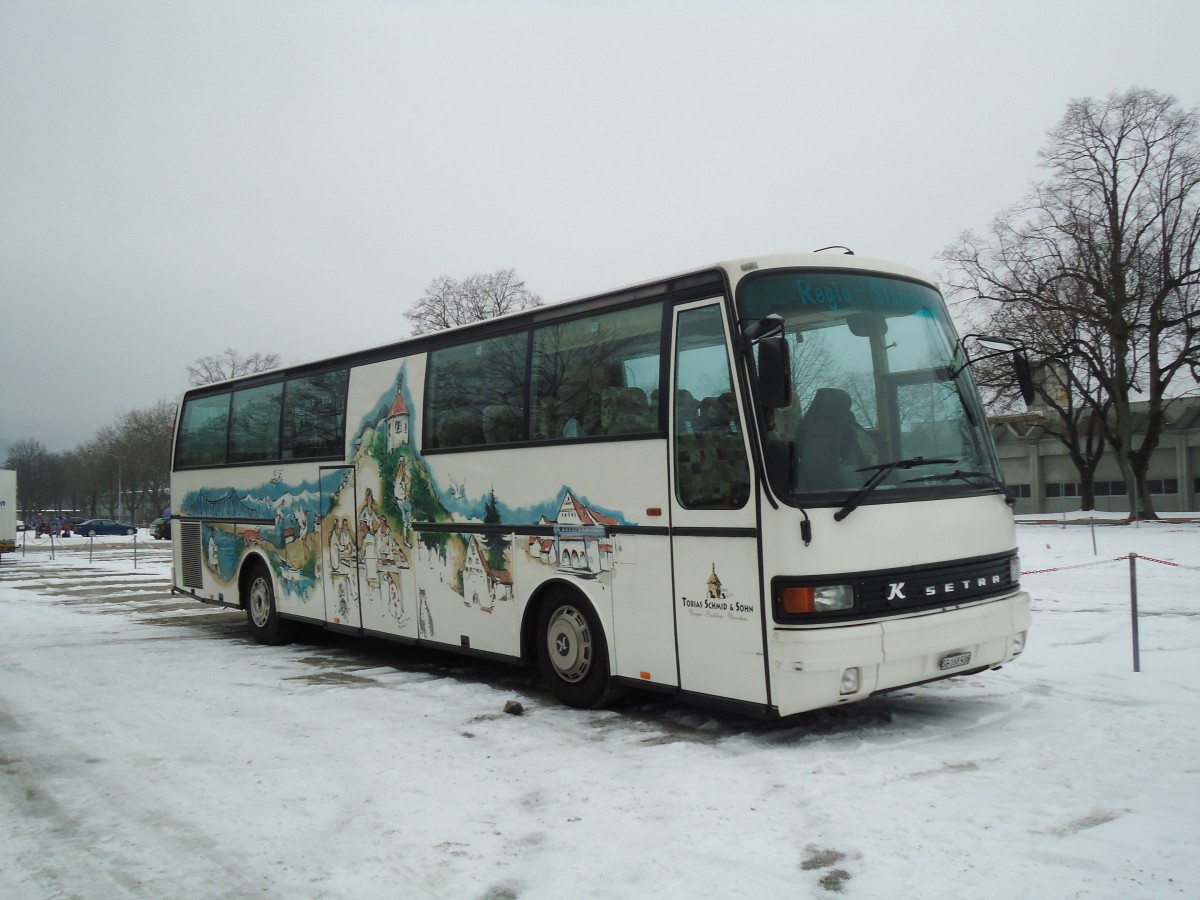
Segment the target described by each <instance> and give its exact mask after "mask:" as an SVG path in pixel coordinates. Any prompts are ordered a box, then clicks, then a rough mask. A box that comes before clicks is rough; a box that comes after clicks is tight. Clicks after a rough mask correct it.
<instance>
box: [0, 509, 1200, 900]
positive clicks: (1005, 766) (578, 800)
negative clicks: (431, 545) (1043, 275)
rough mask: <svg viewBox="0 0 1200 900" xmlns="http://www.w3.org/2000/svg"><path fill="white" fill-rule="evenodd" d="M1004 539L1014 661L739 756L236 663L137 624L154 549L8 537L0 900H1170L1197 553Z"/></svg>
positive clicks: (226, 628)
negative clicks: (1026, 630)
mask: <svg viewBox="0 0 1200 900" xmlns="http://www.w3.org/2000/svg"><path fill="white" fill-rule="evenodd" d="M1093 534H1094V537H1095V541H1096V550H1095V552H1093V545H1092V541H1093ZM1019 537H1020V541H1021V551H1022V563H1023V566H1022V567H1023V568H1024V569H1025V570H1026V571H1027V572H1030V573H1032V572H1036V573H1037V574H1026V575H1025V576H1024V577H1023V579H1022V581H1023V584H1024V586H1025V587H1026V588H1027V589H1028V590H1029V591H1030V593H1031V594H1032V595H1033V597H1034V630H1033V631H1032V633H1031V635H1030V643H1029V647H1028V650H1027V651H1026V653H1025V655H1024V656H1023V657H1021V658H1020V659H1019V660H1017V661H1016V662H1014V663H1013V664H1011V665H1009V666H1006V667H1005V668H1004V669H1003V670H1001V671H999V672H989V673H986V674H984V675H980V676H974V677H969V678H965V679H955V680H950V681H945V682H939V683H937V684H933V685H928V686H925V687H920V688H915V689H910V690H906V691H902V692H899V693H896V694H893V695H889V696H886V697H880V698H875V699H872V700H869V701H866V702H864V703H860V704H856V705H854V706H850V707H842V708H838V709H834V710H824V711H820V712H817V713H814V714H811V715H810V716H807V717H805V718H804V719H803V721H801V722H800V723H799V724H794V725H789V726H787V727H778V726H775V727H771V726H768V725H766V724H764V723H758V722H753V721H747V720H744V719H740V718H736V717H732V716H726V715H721V714H715V713H712V712H709V711H706V710H698V709H694V708H690V707H686V706H681V705H678V704H675V703H673V702H670V701H667V700H664V699H660V698H650V697H634V698H633V699H631V700H627V701H626V702H625V703H624V704H623V705H622V706H620V707H619V708H617V709H614V710H608V711H603V712H580V711H575V710H570V709H566V708H564V707H561V706H558V705H557V704H556V703H554V702H553V701H552V700H551V699H550V698H549V697H548V696H547V695H546V694H544V693H543V692H542V691H541V690H540V689H539V688H538V687H537V686H536V685H535V684H534V683H533V681H532V680H531V678H530V676H529V675H528V674H526V673H524V672H521V671H517V670H513V669H509V668H505V667H500V666H493V665H490V664H486V663H480V662H477V661H472V660H465V659H460V658H457V657H453V656H446V655H440V654H433V653H428V652H424V651H416V650H412V649H406V648H403V647H397V646H390V645H384V644H377V643H373V642H361V641H353V640H351V639H345V638H341V637H337V636H333V635H322V636H318V637H315V638H314V639H313V640H311V641H309V642H307V643H302V644H296V645H293V646H289V647H281V648H264V647H259V646H257V645H254V644H253V643H252V642H251V641H250V640H249V638H248V637H247V635H246V632H245V628H244V625H243V622H242V619H241V617H240V615H239V614H236V613H233V612H231V611H228V610H221V609H212V608H209V607H205V606H202V605H200V604H196V603H193V602H191V601H183V600H181V599H173V598H172V597H170V595H169V593H168V590H167V588H168V580H167V577H168V567H169V563H168V562H167V558H166V554H165V552H164V550H165V547H164V545H162V544H161V543H160V544H159V545H158V546H157V547H154V546H153V544H151V545H149V546H145V545H142V546H140V547H139V552H140V556H139V559H138V564H137V567H136V568H134V564H133V559H132V553H131V547H130V545H129V543H128V541H129V539H128V538H121V539H111V540H109V541H107V542H106V543H108V544H109V545H111V547H113V548H115V549H104V550H103V551H100V550H97V552H95V554H94V559H93V561H92V562H89V560H88V552H87V550H86V549H85V548H86V541H83V540H81V539H72V540H71V541H68V542H66V544H65V545H60V546H59V547H58V548H57V551H56V553H55V557H56V558H54V559H51V558H50V553H49V551H48V549H47V547H46V541H45V540H43V541H41V542H40V543H39V544H38V546H37V549H34V548H33V547H34V543H35V542H34V541H33V538H32V536H30V537H29V538H28V541H29V545H30V549H29V550H28V552H27V553H26V555H24V556H23V557H22V556H21V555H20V554H17V555H16V556H5V557H3V558H2V559H0V633H2V634H3V642H2V643H0V897H4V898H42V897H87V898H93V897H155V898H157V897H162V896H175V897H214V898H215V897H242V896H247V897H248V896H254V897H267V898H274V897H289V898H291V897H329V898H341V897H392V896H396V897H419V898H424V897H434V898H460V897H465V898H492V900H500V898H517V897H520V898H543V897H545V898H550V897H553V898H558V897H563V896H580V897H614V898H615V897H621V898H625V897H635V896H648V895H651V894H653V895H656V896H658V897H665V898H674V897H689V898H690V897H755V898H758V897H764V896H781V897H782V896H787V897H831V896H834V895H836V894H838V893H840V894H842V895H843V896H848V897H864V898H868V897H869V898H875V897H942V896H961V897H972V898H1016V897H1028V898H1048V897H1049V898H1066V897H1081V898H1082V897H1086V898H1163V897H1187V898H1194V897H1198V896H1200V854H1198V853H1197V848H1198V847H1200V687H1198V682H1200V591H1198V590H1197V588H1198V587H1200V526H1197V525H1195V524H1190V525H1184V524H1176V525H1168V524H1144V525H1141V526H1139V527H1114V526H1101V527H1097V528H1094V529H1093V528H1090V527H1087V526H1084V525H1077V524H1072V525H1069V526H1067V527H1060V526H1058V525H1022V526H1020V527H1019ZM72 541H73V542H74V543H72ZM1130 552H1136V553H1138V554H1141V555H1144V556H1145V557H1150V558H1152V559H1153V560H1155V561H1153V562H1152V561H1150V560H1148V559H1140V560H1139V561H1138V565H1137V573H1138V588H1139V602H1140V607H1141V618H1140V631H1141V666H1142V672H1141V673H1139V674H1135V673H1134V672H1133V671H1132V650H1131V644H1130V615H1129V564H1128V562H1127V560H1126V558H1125V557H1126V555H1127V554H1128V553H1130ZM1170 563H1175V564H1181V565H1170ZM1047 569H1049V570H1051V571H1042V570H1047ZM508 700H518V701H519V702H521V703H522V704H523V705H524V707H525V713H524V715H521V716H513V715H506V714H505V713H504V712H503V707H504V704H505V701H508Z"/></svg>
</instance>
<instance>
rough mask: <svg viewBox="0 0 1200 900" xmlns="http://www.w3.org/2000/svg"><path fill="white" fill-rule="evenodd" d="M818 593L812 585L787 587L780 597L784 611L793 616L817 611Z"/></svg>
mask: <svg viewBox="0 0 1200 900" xmlns="http://www.w3.org/2000/svg"><path fill="white" fill-rule="evenodd" d="M816 593H817V592H816V591H815V590H813V589H812V588H810V587H785V588H784V589H783V594H782V596H781V597H780V600H782V601H783V602H782V606H783V611H784V612H785V613H788V614H789V615H793V616H795V615H800V614H801V613H810V612H816V609H817V604H816Z"/></svg>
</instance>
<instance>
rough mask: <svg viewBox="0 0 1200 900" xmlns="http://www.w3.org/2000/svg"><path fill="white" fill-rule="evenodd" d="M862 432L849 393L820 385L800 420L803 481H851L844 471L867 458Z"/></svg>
mask: <svg viewBox="0 0 1200 900" xmlns="http://www.w3.org/2000/svg"><path fill="white" fill-rule="evenodd" d="M861 431H862V428H861V426H859V424H858V421H857V420H856V419H855V418H854V413H853V412H852V411H851V409H850V395H849V394H847V393H846V392H845V391H843V390H838V389H837V388H820V389H819V390H818V391H817V392H816V394H815V395H814V396H813V399H812V402H811V403H810V404H809V406H808V412H806V413H805V414H804V420H803V422H801V423H800V428H799V432H800V435H799V440H798V441H797V443H798V445H799V446H800V447H801V453H800V461H801V465H802V467H803V473H804V476H805V480H806V481H807V482H808V485H809V486H810V487H825V486H840V485H844V484H845V483H847V482H851V483H852V482H853V479H852V478H850V476H849V473H848V472H847V471H846V470H847V469H849V470H854V469H857V468H860V467H862V466H865V465H867V464H868V463H869V462H870V460H868V459H867V455H866V453H865V452H864V450H863V447H862V443H861V442H860V440H859V432H861Z"/></svg>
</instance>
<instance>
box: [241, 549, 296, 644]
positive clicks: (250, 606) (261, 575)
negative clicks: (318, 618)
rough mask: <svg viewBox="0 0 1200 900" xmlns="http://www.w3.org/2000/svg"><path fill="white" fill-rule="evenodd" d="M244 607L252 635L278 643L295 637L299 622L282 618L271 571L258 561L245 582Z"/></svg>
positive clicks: (243, 585) (287, 641)
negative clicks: (276, 604)
mask: <svg viewBox="0 0 1200 900" xmlns="http://www.w3.org/2000/svg"><path fill="white" fill-rule="evenodd" d="M242 606H244V607H245V608H246V624H247V625H248V626H249V627H250V636H251V637H253V638H254V639H255V640H256V641H258V642H259V643H260V644H267V645H270V646H278V645H280V644H290V643H291V642H292V641H293V640H294V639H295V637H296V625H295V623H294V622H289V621H287V620H286V619H281V618H280V617H279V610H277V609H276V608H275V586H274V584H273V583H272V582H271V572H270V570H269V569H268V568H267V567H266V566H265V565H264V564H262V563H257V564H255V565H254V566H253V568H251V569H250V571H249V572H248V573H247V574H246V577H245V580H244V581H243V582H242Z"/></svg>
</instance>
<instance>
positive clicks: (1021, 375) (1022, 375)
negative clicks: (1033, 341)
mask: <svg viewBox="0 0 1200 900" xmlns="http://www.w3.org/2000/svg"><path fill="white" fill-rule="evenodd" d="M1012 362H1013V369H1014V370H1015V371H1016V373H1017V384H1018V385H1019V386H1020V388H1021V399H1022V400H1024V401H1025V405H1026V406H1033V401H1034V400H1035V399H1037V395H1036V394H1035V393H1034V390H1033V372H1032V371H1030V368H1029V357H1028V356H1027V355H1026V353H1025V348H1024V347H1017V348H1016V349H1014V350H1013V352H1012Z"/></svg>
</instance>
